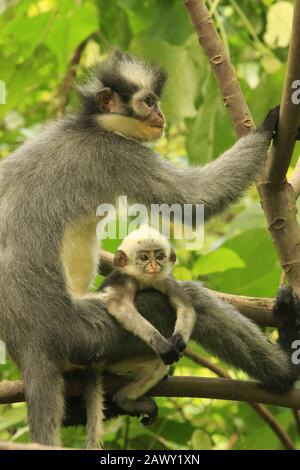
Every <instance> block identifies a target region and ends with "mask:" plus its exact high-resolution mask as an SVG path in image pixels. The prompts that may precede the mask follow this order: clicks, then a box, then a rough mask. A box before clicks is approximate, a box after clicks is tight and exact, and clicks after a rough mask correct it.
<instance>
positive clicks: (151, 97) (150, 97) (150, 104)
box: [144, 95, 154, 108]
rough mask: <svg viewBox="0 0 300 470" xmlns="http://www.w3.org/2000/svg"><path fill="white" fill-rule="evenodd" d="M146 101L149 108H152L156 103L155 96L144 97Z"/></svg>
mask: <svg viewBox="0 0 300 470" xmlns="http://www.w3.org/2000/svg"><path fill="white" fill-rule="evenodd" d="M144 102H145V103H146V105H147V106H149V108H151V107H152V106H153V105H154V98H153V96H150V95H149V96H147V97H146V98H145V99H144Z"/></svg>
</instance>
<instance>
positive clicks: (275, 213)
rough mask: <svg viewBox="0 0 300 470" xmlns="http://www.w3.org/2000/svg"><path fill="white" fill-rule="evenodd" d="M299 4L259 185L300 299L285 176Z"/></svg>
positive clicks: (299, 49) (293, 131)
mask: <svg viewBox="0 0 300 470" xmlns="http://www.w3.org/2000/svg"><path fill="white" fill-rule="evenodd" d="M299 31H300V2H299V1H298V2H295V3H294V18H293V26H292V36H291V45H290V49H289V55H288V62H287V73H286V78H285V84H284V90H283V95H282V99H281V107H280V117H279V128H278V133H277V137H276V140H275V142H274V145H273V147H272V149H271V152H270V158H269V161H268V165H267V168H266V172H265V176H264V179H263V181H262V182H261V184H260V185H259V193H260V196H261V199H262V206H263V209H264V212H265V215H266V218H267V221H268V224H269V230H270V232H271V235H272V239H273V242H274V244H275V247H276V250H277V253H278V255H279V258H280V260H281V264H282V268H283V270H284V272H285V274H286V277H287V279H288V281H289V284H290V285H291V286H292V287H293V288H294V290H295V291H296V293H297V294H298V295H300V228H299V225H298V222H297V216H296V214H297V208H296V198H295V194H294V192H293V188H292V186H291V184H289V183H288V182H287V181H286V173H287V170H288V167H289V164H290V161H291V158H292V154H293V149H294V145H295V141H296V135H297V132H298V127H299V123H300V106H299V105H296V104H294V103H293V102H292V94H293V88H292V83H293V81H294V80H296V79H298V78H299V76H300V61H299V56H300V34H299Z"/></svg>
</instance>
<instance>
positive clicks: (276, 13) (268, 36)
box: [264, 1, 293, 48]
mask: <svg viewBox="0 0 300 470" xmlns="http://www.w3.org/2000/svg"><path fill="white" fill-rule="evenodd" d="M292 19H293V5H292V4H291V3H290V2H286V1H279V2H276V3H274V5H271V7H270V8H269V10H268V21H267V31H266V33H265V36H264V39H265V41H266V43H267V44H269V45H270V46H271V47H273V48H275V47H287V46H288V45H289V42H290V37H291V29H292Z"/></svg>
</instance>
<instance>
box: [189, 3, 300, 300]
mask: <svg viewBox="0 0 300 470" xmlns="http://www.w3.org/2000/svg"><path fill="white" fill-rule="evenodd" d="M183 3H184V5H185V7H186V8H187V10H188V12H189V15H190V17H191V20H192V23H193V25H194V27H195V29H196V31H197V34H198V38H199V41H200V43H201V45H202V47H203V49H204V52H205V53H206V55H207V57H208V58H209V60H210V63H211V65H212V67H213V70H214V73H215V76H216V78H217V80H218V83H219V85H220V89H221V92H222V94H223V98H224V101H225V105H227V106H228V109H229V112H230V115H231V119H232V122H233V125H234V127H235V129H236V132H237V134H238V135H239V136H242V135H245V134H247V133H248V132H249V131H250V130H251V128H252V126H251V116H250V112H249V109H248V107H247V104H246V101H245V98H244V95H243V93H242V90H241V88H240V87H239V86H238V85H237V78H236V74H235V72H234V70H233V68H232V66H231V63H230V60H229V58H228V56H227V54H226V51H225V48H224V46H223V44H222V42H221V40H220V38H219V36H218V33H217V31H216V29H215V27H214V25H213V23H212V20H211V18H210V17H209V14H208V11H207V9H206V7H205V5H204V2H203V1H202V0H183ZM299 30H300V2H299V1H298V2H295V11H294V19H293V28H292V38H291V46H290V50H289V58H288V66H287V75H286V80H285V86H284V93H283V97H282V102H281V112H280V119H279V129H278V137H277V140H276V142H275V145H274V146H273V149H272V151H271V157H270V160H269V164H268V166H267V172H266V176H265V179H264V181H263V182H262V183H261V184H260V185H259V188H258V189H259V193H260V197H261V200H262V207H263V210H264V213H265V215H266V218H267V221H268V224H269V230H270V231H271V234H272V239H273V242H274V245H275V248H276V251H277V253H278V256H279V258H280V261H281V264H282V267H283V270H284V272H285V273H286V276H287V279H288V281H289V283H290V284H291V285H292V287H293V288H294V289H295V291H296V293H297V294H298V295H300V229H299V226H298V223H297V218H296V205H295V197H294V194H293V190H292V187H291V185H290V184H288V183H287V182H286V179H285V178H286V171H287V168H288V166H289V163H290V159H291V156H292V152H293V148H294V143H295V137H296V134H297V129H298V126H299V122H300V106H298V107H297V106H296V105H294V104H293V103H292V101H291V95H292V91H293V90H292V88H291V84H292V82H293V80H296V79H298V78H299V76H300V61H299V60H298V59H299V56H300V35H299ZM243 118H244V120H243ZM244 123H246V124H245V125H242V124H244Z"/></svg>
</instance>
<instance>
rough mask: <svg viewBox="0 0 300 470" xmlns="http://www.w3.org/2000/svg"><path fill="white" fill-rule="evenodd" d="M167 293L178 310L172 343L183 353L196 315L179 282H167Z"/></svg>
mask: <svg viewBox="0 0 300 470" xmlns="http://www.w3.org/2000/svg"><path fill="white" fill-rule="evenodd" d="M166 292H167V296H168V298H169V301H170V303H171V305H172V307H174V309H175V310H176V316H177V318H176V323H175V328H174V333H173V335H172V337H171V342H172V343H173V344H174V345H175V347H176V349H178V350H179V351H180V352H182V351H183V350H184V349H185V347H186V343H187V342H188V340H189V339H190V337H191V334H192V332H193V328H194V325H195V321H196V313H195V310H194V307H193V305H192V302H191V300H190V299H189V297H188V296H187V295H186V293H185V292H184V291H183V289H182V287H181V285H180V284H179V282H177V281H176V280H175V279H173V278H172V277H170V278H168V279H167V280H166Z"/></svg>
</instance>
